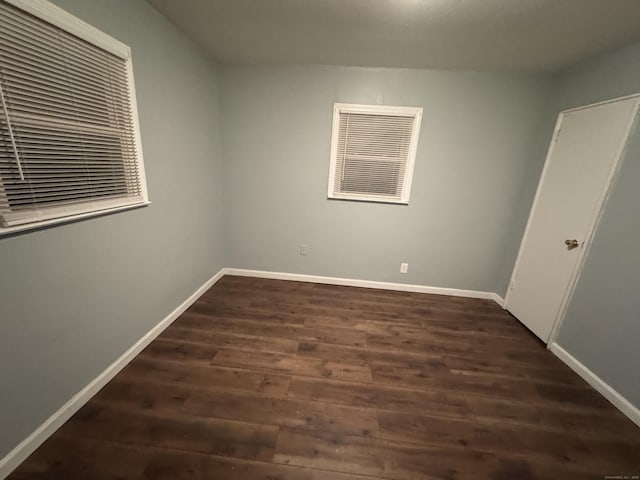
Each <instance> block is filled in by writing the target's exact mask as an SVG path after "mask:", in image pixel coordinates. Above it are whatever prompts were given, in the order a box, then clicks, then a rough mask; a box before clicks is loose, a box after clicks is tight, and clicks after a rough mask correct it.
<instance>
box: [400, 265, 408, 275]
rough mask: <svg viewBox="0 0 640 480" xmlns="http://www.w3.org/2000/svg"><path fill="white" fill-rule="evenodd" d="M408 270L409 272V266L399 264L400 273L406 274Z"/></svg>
mask: <svg viewBox="0 0 640 480" xmlns="http://www.w3.org/2000/svg"><path fill="white" fill-rule="evenodd" d="M408 270H409V264H408V263H401V264H400V273H407V271H408Z"/></svg>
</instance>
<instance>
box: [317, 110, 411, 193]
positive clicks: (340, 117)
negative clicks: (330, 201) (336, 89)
mask: <svg viewBox="0 0 640 480" xmlns="http://www.w3.org/2000/svg"><path fill="white" fill-rule="evenodd" d="M350 107H351V108H348V109H347V108H342V107H338V111H337V112H336V115H335V116H334V123H335V122H337V125H335V124H334V138H333V141H334V143H335V145H334V148H332V157H333V158H332V159H331V160H332V174H333V179H332V180H333V181H332V182H331V183H332V191H330V192H329V193H330V197H333V198H348V199H360V200H367V199H369V200H380V201H389V202H397V203H403V202H404V201H406V200H407V199H408V191H407V185H408V182H407V175H408V173H409V169H410V168H412V155H414V154H415V142H416V141H417V131H416V126H417V125H416V122H417V121H418V120H417V118H416V112H414V111H413V110H415V109H413V110H412V111H411V112H407V113H405V114H402V112H396V113H394V114H388V113H386V110H387V109H389V108H394V107H378V108H379V109H380V111H379V112H376V111H375V108H374V107H369V106H367V107H368V108H367V110H368V111H363V112H358V111H357V108H354V106H350ZM397 108H402V107H397ZM353 110H355V111H353ZM405 110H406V109H405ZM410 160H411V161H410Z"/></svg>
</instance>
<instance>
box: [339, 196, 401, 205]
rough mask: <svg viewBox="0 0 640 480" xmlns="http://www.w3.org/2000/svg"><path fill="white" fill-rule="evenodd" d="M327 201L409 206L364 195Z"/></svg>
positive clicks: (387, 199) (397, 201)
mask: <svg viewBox="0 0 640 480" xmlns="http://www.w3.org/2000/svg"><path fill="white" fill-rule="evenodd" d="M327 200H342V201H347V202H365V203H386V204H388V205H409V201H408V200H407V201H403V200H392V199H390V198H377V197H369V196H366V195H362V196H356V195H354V196H351V195H350V196H344V197H343V196H337V195H334V196H327Z"/></svg>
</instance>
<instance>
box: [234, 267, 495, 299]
mask: <svg viewBox="0 0 640 480" xmlns="http://www.w3.org/2000/svg"><path fill="white" fill-rule="evenodd" d="M224 273H225V274H226V275H238V276H241V277H258V278H272V279H275V280H293V281H295V282H310V283H324V284H328V285H343V286H347V287H362V288H379V289H381V290H396V291H401V292H416V293H432V294H435V295H450V296H453V297H469V298H485V299H488V300H494V301H496V302H498V303H500V302H499V300H502V298H501V297H500V296H499V295H498V294H496V293H493V292H483V291H480V290H460V289H458V288H445V287H430V286H427V285H411V284H408V283H391V282H377V281H374V280H357V279H354V278H340V277H322V276H318V275H306V274H302V273H284V272H269V271H266V270H245V269H242V268H225V269H224ZM503 304H504V300H502V303H501V304H500V305H503Z"/></svg>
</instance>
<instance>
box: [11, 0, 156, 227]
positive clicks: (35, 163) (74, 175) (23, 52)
mask: <svg viewBox="0 0 640 480" xmlns="http://www.w3.org/2000/svg"><path fill="white" fill-rule="evenodd" d="M129 62H130V60H129V59H125V58H121V57H119V56H117V55H114V54H112V53H110V52H108V51H106V50H104V49H102V48H100V47H98V46H96V45H94V44H92V43H90V42H88V41H86V40H83V39H81V38H79V37H77V36H74V35H73V34H71V33H69V32H67V31H65V30H63V29H62V28H60V27H58V26H55V25H53V24H51V23H48V22H47V21H45V20H43V19H41V18H39V17H36V16H34V15H31V14H29V13H26V12H25V11H23V10H21V9H19V8H16V7H14V6H12V5H10V4H8V3H7V2H5V1H0V100H1V104H0V219H1V221H2V226H3V227H10V226H15V225H21V224H26V223H31V222H38V221H42V220H47V219H51V218H59V217H66V216H70V215H75V214H81V213H86V212H93V211H100V210H105V209H110V208H114V207H121V206H125V205H133V204H138V203H144V201H145V198H144V197H145V196H146V192H144V191H143V181H142V177H141V161H142V159H141V158H140V157H141V155H140V153H139V152H141V149H140V148H139V145H138V143H137V142H138V139H137V135H136V133H137V132H136V128H137V124H135V122H134V118H133V108H134V105H133V102H132V91H131V83H130V79H129V75H130V73H129V68H130V64H129Z"/></svg>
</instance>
